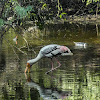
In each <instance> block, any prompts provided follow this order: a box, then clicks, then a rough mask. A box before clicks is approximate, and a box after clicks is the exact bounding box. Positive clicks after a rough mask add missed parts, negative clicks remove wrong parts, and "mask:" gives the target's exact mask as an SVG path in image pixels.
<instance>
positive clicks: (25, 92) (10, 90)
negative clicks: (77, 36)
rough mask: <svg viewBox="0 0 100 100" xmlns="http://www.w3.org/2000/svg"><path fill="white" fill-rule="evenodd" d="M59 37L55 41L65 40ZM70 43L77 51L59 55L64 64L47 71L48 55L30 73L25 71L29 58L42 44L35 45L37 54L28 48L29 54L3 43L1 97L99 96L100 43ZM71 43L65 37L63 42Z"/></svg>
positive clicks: (66, 99)
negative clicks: (70, 54) (81, 45)
mask: <svg viewBox="0 0 100 100" xmlns="http://www.w3.org/2000/svg"><path fill="white" fill-rule="evenodd" d="M89 34H90V33H89ZM50 37H51V38H50ZM65 37H66V36H65ZM69 37H70V38H71V36H69ZM90 37H91V36H90ZM58 38H59V39H58V40H60V41H58V40H55V42H54V40H53V42H54V43H58V44H62V42H63V38H62V37H61V38H60V37H58ZM49 39H52V35H51V36H49ZM49 42H50V41H49ZM91 42H92V41H91ZM68 43H69V45H68V47H69V48H70V49H71V51H72V52H73V54H74V55H73V56H64V57H61V56H59V57H57V59H58V60H59V62H60V63H61V64H62V65H61V67H59V68H58V69H56V70H54V71H52V72H50V73H49V74H45V73H46V72H47V71H48V70H50V69H51V61H50V59H48V58H43V59H41V60H40V61H38V62H37V63H36V64H34V65H33V66H32V68H31V72H30V74H28V73H27V74H24V70H25V67H26V61H27V60H28V59H31V58H34V57H36V55H37V54H38V52H39V50H40V48H41V46H42V45H41V46H34V47H32V48H34V51H35V52H36V54H35V53H34V52H33V51H31V50H30V51H28V50H27V49H25V50H24V51H25V52H26V53H27V54H28V55H27V56H26V55H24V54H23V53H21V52H19V51H17V50H16V49H15V51H16V53H17V54H16V53H14V51H13V50H12V48H11V47H10V46H8V47H9V48H7V47H5V44H3V43H1V44H3V45H1V46H0V100H62V99H63V100H100V46H99V45H96V44H92V43H90V44H89V43H88V46H87V47H76V46H75V45H74V44H73V43H72V40H71V41H70V39H69V42H68ZM68 43H66V41H64V45H66V44H68ZM45 44H48V42H47V43H45ZM45 44H44V45H45ZM71 44H73V45H71ZM18 58H19V59H20V60H18ZM56 66H57V62H56V61H55V60H54V67H56Z"/></svg>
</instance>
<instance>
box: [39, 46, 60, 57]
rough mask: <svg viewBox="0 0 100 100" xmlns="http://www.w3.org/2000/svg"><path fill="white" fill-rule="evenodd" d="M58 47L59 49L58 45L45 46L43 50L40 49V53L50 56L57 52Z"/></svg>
mask: <svg viewBox="0 0 100 100" xmlns="http://www.w3.org/2000/svg"><path fill="white" fill-rule="evenodd" d="M58 49H59V46H50V47H47V48H45V49H44V50H42V51H41V53H42V54H43V55H44V56H47V57H51V56H53V55H56V54H57V53H58V52H57V51H58Z"/></svg>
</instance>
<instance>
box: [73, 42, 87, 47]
mask: <svg viewBox="0 0 100 100" xmlns="http://www.w3.org/2000/svg"><path fill="white" fill-rule="evenodd" d="M74 44H75V46H83V47H86V46H87V43H84V42H74Z"/></svg>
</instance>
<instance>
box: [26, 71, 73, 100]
mask: <svg viewBox="0 0 100 100" xmlns="http://www.w3.org/2000/svg"><path fill="white" fill-rule="evenodd" d="M25 78H26V80H27V83H26V85H27V86H28V87H30V89H31V88H34V89H35V90H37V91H38V93H39V96H40V97H42V98H43V99H44V100H45V99H46V100H58V99H65V98H66V99H67V97H68V96H71V94H72V92H71V91H60V92H59V91H57V90H52V89H46V88H44V87H41V86H39V84H37V83H35V82H34V81H33V80H32V79H31V75H30V74H28V75H27V74H26V73H25ZM33 95H36V94H33Z"/></svg>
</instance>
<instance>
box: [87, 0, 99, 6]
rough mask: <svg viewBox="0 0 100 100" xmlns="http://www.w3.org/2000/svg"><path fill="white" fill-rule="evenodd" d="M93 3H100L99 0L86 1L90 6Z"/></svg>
mask: <svg viewBox="0 0 100 100" xmlns="http://www.w3.org/2000/svg"><path fill="white" fill-rule="evenodd" d="M93 2H99V0H87V1H86V5H89V4H91V3H93Z"/></svg>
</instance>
